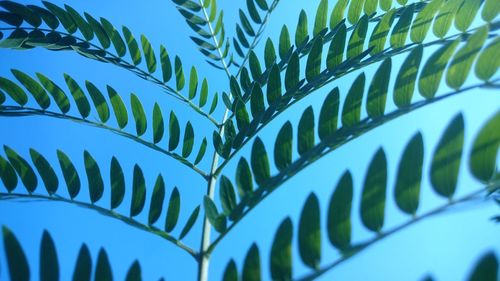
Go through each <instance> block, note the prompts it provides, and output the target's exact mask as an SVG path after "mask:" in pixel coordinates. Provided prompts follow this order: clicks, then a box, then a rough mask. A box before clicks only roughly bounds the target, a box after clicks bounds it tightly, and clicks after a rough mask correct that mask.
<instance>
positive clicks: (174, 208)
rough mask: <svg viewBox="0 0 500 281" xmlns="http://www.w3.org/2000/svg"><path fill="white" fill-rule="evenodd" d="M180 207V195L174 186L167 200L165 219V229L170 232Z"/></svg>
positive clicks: (174, 224) (175, 223) (177, 217)
mask: <svg viewBox="0 0 500 281" xmlns="http://www.w3.org/2000/svg"><path fill="white" fill-rule="evenodd" d="M180 209H181V196H180V194H179V190H178V189H177V187H174V190H173V191H172V194H170V199H169V201H168V210H167V219H166V221H165V231H166V232H171V231H172V230H174V228H175V226H176V225H177V221H178V220H179V212H180Z"/></svg>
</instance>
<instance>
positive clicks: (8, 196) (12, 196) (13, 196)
mask: <svg viewBox="0 0 500 281" xmlns="http://www.w3.org/2000/svg"><path fill="white" fill-rule="evenodd" d="M21 199H26V200H35V199H39V200H48V201H57V202H64V203H70V204H75V205H77V206H79V207H83V208H87V209H90V210H94V211H96V212H99V213H100V214H102V215H105V216H107V217H110V218H114V219H118V220H120V221H122V222H124V223H126V224H128V225H130V226H133V227H135V228H138V229H140V230H143V231H146V232H149V233H152V234H154V235H156V236H159V237H161V238H163V239H165V240H167V241H169V242H171V243H172V244H174V245H176V246H177V247H179V248H180V249H182V250H184V251H185V252H187V253H188V254H189V255H191V256H192V257H193V258H195V259H198V253H196V251H195V250H193V249H191V248H190V247H188V246H186V245H185V244H183V243H182V242H181V241H180V240H177V239H176V238H174V237H173V236H171V235H170V234H168V233H166V232H165V231H162V230H160V229H158V228H156V227H154V226H148V225H145V224H142V223H140V222H138V221H136V220H134V219H133V218H130V217H126V216H124V215H121V214H118V213H116V212H114V211H112V210H108V209H106V208H103V207H100V206H97V205H94V204H89V203H85V202H82V201H76V200H70V199H66V198H64V197H61V196H59V195H53V196H47V195H39V194H22V193H4V192H0V200H21Z"/></svg>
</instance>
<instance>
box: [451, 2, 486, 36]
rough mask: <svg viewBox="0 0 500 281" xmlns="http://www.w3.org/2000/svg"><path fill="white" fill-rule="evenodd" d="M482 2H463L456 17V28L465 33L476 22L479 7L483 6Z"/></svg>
mask: <svg viewBox="0 0 500 281" xmlns="http://www.w3.org/2000/svg"><path fill="white" fill-rule="evenodd" d="M482 2H483V1H481V0H466V1H463V3H462V6H460V9H458V12H457V16H456V17H455V27H456V28H457V29H458V30H459V31H461V32H465V31H467V29H468V28H469V26H470V25H471V24H472V21H474V18H475V17H476V14H477V12H478V11H479V7H480V6H481V3H482Z"/></svg>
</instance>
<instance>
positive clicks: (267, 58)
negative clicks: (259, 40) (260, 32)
mask: <svg viewBox="0 0 500 281" xmlns="http://www.w3.org/2000/svg"><path fill="white" fill-rule="evenodd" d="M264 62H265V64H266V68H270V67H271V66H272V65H273V64H274V63H275V62H276V50H275V49H274V44H273V41H272V40H271V39H270V38H268V39H267V41H266V46H265V48H264Z"/></svg>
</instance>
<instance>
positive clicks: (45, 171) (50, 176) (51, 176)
mask: <svg viewBox="0 0 500 281" xmlns="http://www.w3.org/2000/svg"><path fill="white" fill-rule="evenodd" d="M30 155H31V161H33V164H35V167H36V169H37V170H38V173H39V174H40V176H41V178H42V181H43V184H44V185H45V189H46V190H47V192H48V193H49V194H50V195H52V194H54V193H56V191H57V188H58V186H59V180H58V179H57V175H56V173H55V172H54V169H53V168H52V166H51V165H50V163H49V161H47V159H45V158H44V157H43V156H42V155H41V154H40V153H38V151H36V150H34V149H33V148H30Z"/></svg>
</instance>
